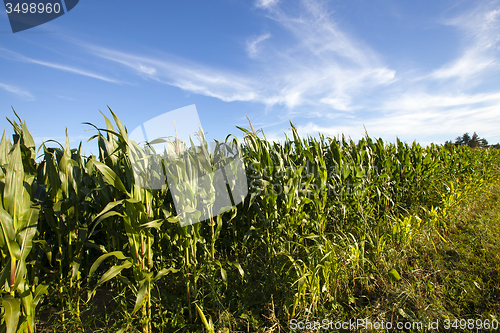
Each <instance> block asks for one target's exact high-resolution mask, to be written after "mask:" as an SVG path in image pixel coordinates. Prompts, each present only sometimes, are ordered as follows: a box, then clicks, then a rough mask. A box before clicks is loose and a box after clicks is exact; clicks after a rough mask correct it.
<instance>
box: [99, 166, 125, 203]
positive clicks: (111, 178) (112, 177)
mask: <svg viewBox="0 0 500 333" xmlns="http://www.w3.org/2000/svg"><path fill="white" fill-rule="evenodd" d="M92 163H93V164H94V165H95V167H96V168H97V169H98V170H99V171H100V172H101V173H102V174H103V176H104V179H105V180H106V183H108V184H109V185H111V186H113V187H114V188H116V189H117V190H118V191H120V192H123V193H126V194H128V195H129V196H130V194H129V193H128V191H127V189H126V188H125V186H124V185H123V183H122V181H121V179H120V178H119V177H118V175H117V174H116V173H115V172H114V171H113V170H112V169H111V168H110V167H108V166H107V165H106V164H104V163H102V162H98V161H92Z"/></svg>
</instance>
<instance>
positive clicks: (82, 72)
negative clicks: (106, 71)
mask: <svg viewBox="0 0 500 333" xmlns="http://www.w3.org/2000/svg"><path fill="white" fill-rule="evenodd" d="M23 60H24V61H26V62H30V63H33V64H37V65H42V66H46V67H50V68H54V69H58V70H61V71H64V72H69V73H73V74H78V75H83V76H88V77H91V78H94V79H98V80H102V81H106V82H111V83H120V81H118V80H115V79H111V78H109V77H106V76H104V75H100V74H96V73H93V72H90V71H87V70H84V69H79V68H75V67H71V66H66V65H60V64H56V63H52V62H48V61H41V60H36V59H31V58H28V57H23Z"/></svg>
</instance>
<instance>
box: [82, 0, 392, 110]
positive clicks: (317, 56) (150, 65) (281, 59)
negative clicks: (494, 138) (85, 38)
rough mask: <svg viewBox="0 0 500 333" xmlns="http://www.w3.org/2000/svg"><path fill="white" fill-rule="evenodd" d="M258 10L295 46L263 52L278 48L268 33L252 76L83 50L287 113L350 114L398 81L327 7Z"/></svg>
mask: <svg viewBox="0 0 500 333" xmlns="http://www.w3.org/2000/svg"><path fill="white" fill-rule="evenodd" d="M255 4H256V6H257V7H259V8H260V10H263V11H264V12H265V13H266V15H267V16H268V17H269V18H270V19H272V20H274V21H276V22H277V23H278V24H279V25H281V27H282V28H283V29H284V30H285V31H286V32H287V33H288V34H289V35H291V36H293V41H292V42H290V43H289V44H286V45H281V44H280V41H276V42H275V44H273V43H271V42H270V43H267V44H266V48H265V49H260V48H259V47H258V46H259V44H260V43H262V42H263V41H264V40H267V39H269V41H273V39H270V37H271V34H270V33H266V34H262V35H259V36H257V37H253V38H250V39H248V40H247V42H246V51H247V54H248V55H249V56H250V57H251V58H252V57H253V58H256V56H257V54H258V55H259V56H258V58H259V63H256V64H253V65H254V66H253V67H252V71H251V72H249V71H245V70H222V69H220V68H215V67H211V66H205V65H203V64H200V63H195V62H191V61H187V60H185V59H179V58H174V57H173V56H165V57H162V58H161V59H160V58H154V57H151V56H148V55H143V54H134V53H131V52H126V51H117V50H112V49H109V48H105V47H99V46H96V45H91V44H88V43H80V46H82V47H84V48H85V49H86V50H87V51H89V52H91V53H93V54H94V55H96V56H98V57H101V58H104V59H107V60H110V61H113V62H115V63H119V64H121V65H124V66H126V67H128V68H130V69H132V71H133V72H134V73H135V74H137V75H139V76H141V77H143V78H145V79H153V80H157V81H158V82H162V83H165V84H169V85H172V86H176V87H179V88H181V89H183V90H186V91H189V92H193V93H197V94H202V95H206V96H211V97H215V98H218V99H220V100H222V101H251V102H258V103H263V104H265V105H266V106H267V107H272V106H274V105H281V106H284V107H286V113H288V114H293V109H294V108H296V107H299V106H320V107H323V108H324V109H336V110H342V111H350V110H353V109H356V108H358V107H359V105H356V104H355V103H353V99H354V97H355V96H356V94H357V93H359V92H360V91H363V90H366V89H369V88H370V87H376V86H380V85H386V84H390V83H391V82H393V81H394V80H395V71H394V70H391V69H389V68H388V67H387V66H386V65H384V64H383V63H382V62H381V61H380V60H379V58H378V56H377V54H376V53H375V52H374V51H373V50H371V48H370V47H369V46H368V45H366V44H364V43H362V42H361V41H359V40H357V39H356V38H355V37H352V36H349V35H348V34H347V33H345V32H343V31H342V29H341V28H340V27H339V26H338V25H337V24H336V23H335V20H334V18H333V17H332V15H331V14H329V13H328V11H327V10H325V8H324V4H321V3H319V2H316V1H305V0H304V1H301V2H300V9H301V10H300V17H296V16H294V15H295V14H293V13H291V12H289V10H285V9H282V8H281V7H280V3H279V2H278V1H269V0H268V1H257V2H256V3H255ZM268 46H269V47H268ZM259 49H260V50H259ZM314 112H318V111H314ZM327 113H328V112H327Z"/></svg>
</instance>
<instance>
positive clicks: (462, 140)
mask: <svg viewBox="0 0 500 333" xmlns="http://www.w3.org/2000/svg"><path fill="white" fill-rule="evenodd" d="M445 145H455V146H468V147H471V148H487V147H492V148H496V149H500V143H497V144H496V145H488V141H487V140H486V139H484V138H483V139H481V138H480V137H479V135H477V133H476V132H474V134H473V135H472V136H470V135H469V133H465V134H464V135H462V136H458V137H457V138H456V139H455V142H451V141H446V142H445Z"/></svg>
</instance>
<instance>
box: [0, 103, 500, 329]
mask: <svg viewBox="0 0 500 333" xmlns="http://www.w3.org/2000/svg"><path fill="white" fill-rule="evenodd" d="M109 111H110V113H111V117H110V118H111V119H112V120H113V121H111V120H110V118H108V117H107V116H105V115H104V114H103V116H104V123H105V126H104V127H103V128H101V127H99V126H95V125H92V124H87V125H88V126H89V128H92V129H94V130H95V134H94V135H93V136H92V137H91V138H90V139H89V140H91V141H92V142H94V143H96V144H97V151H98V156H83V155H82V152H81V145H80V146H79V147H70V144H69V139H68V136H67V135H66V142H65V143H64V144H60V143H57V142H52V141H51V142H45V143H44V144H42V145H41V146H39V147H36V146H35V142H34V140H33V138H32V136H31V134H30V132H29V130H28V128H27V125H26V123H25V122H23V121H22V120H21V119H20V118H19V117H18V116H17V114H15V116H16V117H17V119H14V120H8V121H9V122H10V124H11V126H12V128H13V131H14V134H13V136H12V138H10V137H7V136H6V134H5V132H4V134H3V136H2V139H1V142H0V201H1V205H0V222H1V232H0V248H1V254H2V255H1V267H2V270H1V273H0V285H1V286H2V290H1V293H2V310H1V318H0V323H1V327H0V331H2V332H7V333H14V332H35V331H38V330H39V329H40V327H38V325H37V321H38V320H39V317H40V312H39V309H40V307H41V305H42V304H44V303H46V304H49V303H50V304H51V306H52V307H54V308H56V309H57V317H58V321H59V322H60V323H61V325H62V327H66V328H68V329H69V327H78V325H80V329H81V331H84V330H87V329H89V328H87V327H84V322H85V320H83V319H82V318H84V317H85V311H87V310H86V309H88V308H89V307H90V306H91V305H92V304H93V302H94V301H95V300H96V299H98V298H99V297H100V295H103V294H104V293H106V292H110V293H111V294H112V295H113V299H114V303H116V306H117V307H119V308H120V309H121V312H119V314H118V315H116V314H115V317H114V318H113V319H112V320H113V322H114V323H115V324H116V325H118V326H114V327H115V328H116V329H113V330H110V331H121V332H138V331H142V332H144V333H149V332H174V331H183V332H186V331H200V332H201V331H204V330H205V331H208V332H215V331H217V330H218V329H220V328H221V327H225V328H227V330H228V331H232V330H237V329H241V327H236V326H234V325H236V324H234V323H235V321H234V320H233V321H231V320H230V318H231V317H233V318H238V320H239V321H240V322H246V323H247V324H246V326H248V328H247V327H246V326H245V327H244V328H243V329H245V331H257V330H258V327H259V325H260V324H259V323H255V322H253V321H252V318H261V319H262V321H267V322H268V323H273V322H277V320H278V319H276V318H281V320H282V321H287V320H290V319H291V318H315V317H317V316H318V315H319V313H320V312H321V311H322V310H321V309H325V308H327V309H329V310H330V311H334V310H335V309H336V308H338V307H339V306H345V305H349V304H351V303H352V302H354V301H353V300H355V299H356V297H357V292H358V291H359V290H360V289H363V290H373V289H376V285H377V279H376V278H375V277H374V274H375V273H376V272H378V271H379V270H380V267H379V266H378V265H377V264H376V262H377V260H378V258H380V257H381V256H383V255H384V254H385V253H387V252H388V251H389V250H390V249H404V248H405V247H407V246H409V244H410V243H411V241H412V239H413V238H414V237H418V235H419V234H420V233H421V230H423V229H424V228H427V229H430V230H434V231H435V232H436V233H439V232H441V231H442V230H445V229H446V227H447V226H446V223H445V222H444V221H445V220H446V219H445V218H444V217H446V215H447V213H448V212H449V210H451V209H453V207H454V206H456V205H458V204H459V203H460V202H461V200H462V198H463V197H465V196H467V195H472V194H473V193H474V191H475V190H476V189H477V188H479V187H480V186H482V185H483V184H489V183H491V182H493V181H494V180H498V178H499V165H500V151H499V150H497V149H471V148H468V147H462V146H458V147H455V146H443V145H436V144H431V145H429V146H427V147H422V146H420V145H419V144H418V143H415V142H413V143H412V144H408V143H404V142H401V141H400V140H399V139H398V140H397V142H396V143H395V144H393V143H386V142H384V141H383V140H382V139H374V138H371V137H369V136H368V134H367V135H366V137H364V138H362V139H361V140H359V141H358V142H357V143H356V142H354V141H352V140H350V139H346V138H345V137H344V136H342V137H341V138H329V137H324V136H322V135H320V136H319V138H314V137H307V138H301V137H299V134H298V133H297V131H296V129H295V127H294V126H293V125H292V124H291V126H292V137H287V138H286V140H285V141H284V142H283V143H275V142H273V143H271V142H269V141H267V140H266V139H265V137H264V138H261V137H259V135H257V134H256V133H255V132H254V131H253V129H251V130H246V129H244V128H239V130H241V131H243V135H244V139H243V142H238V141H237V139H236V138H235V137H231V136H228V138H227V139H226V143H227V144H232V145H238V146H239V147H240V149H241V153H242V156H243V160H244V163H245V168H246V178H247V184H248V189H249V193H248V195H247V196H246V197H245V199H244V200H243V201H242V202H241V203H239V204H237V205H236V206H233V207H231V208H229V209H227V210H226V211H225V212H224V213H223V214H220V215H217V216H215V217H213V218H210V219H208V220H206V221H203V222H201V223H197V224H193V225H188V226H184V227H181V226H180V223H179V216H178V215H177V213H176V210H175V207H174V203H173V198H172V195H173V194H172V192H171V191H170V189H169V188H168V186H167V184H166V183H164V184H162V186H161V187H160V188H158V189H151V188H144V187H143V186H141V184H139V183H138V182H137V180H136V178H135V177H134V170H133V163H132V162H131V158H132V157H133V156H134V154H137V151H138V150H137V147H138V146H137V144H136V143H134V142H133V141H131V140H130V139H129V138H128V133H127V129H126V128H125V126H124V125H123V124H122V123H121V121H120V120H119V118H118V117H117V115H116V114H115V113H114V112H113V111H112V110H111V109H110V110H109ZM49 146H50V147H49ZM203 154H204V155H203V156H204V158H203V159H197V160H196V161H197V162H196V163H199V164H200V165H198V166H197V167H198V169H199V170H205V172H206V174H209V173H210V172H213V171H214V170H216V169H217V163H218V161H217V156H216V154H211V153H209V152H208V151H204V152H203ZM186 163H187V162H186ZM159 165H160V166H161V163H160V164H159ZM179 168H182V166H179ZM183 170H184V169H183ZM153 176H154V175H153ZM193 198H195V199H192V200H194V201H193V207H198V208H199V207H202V206H207V207H208V206H209V205H210V202H213V198H212V199H210V198H208V199H206V200H208V201H207V202H209V203H207V202H206V201H203V202H196V197H193ZM204 200H205V199H204ZM210 200H212V201H210ZM397 275H398V273H397V272H395V273H394V271H393V274H392V275H391V276H396V277H395V278H396V279H397V278H398V276H397ZM270 305H272V309H269V308H268V307H269V306H270ZM270 314H272V317H273V318H271V316H270ZM75 323H76V324H75ZM78 323H79V324H78ZM108 324H109V325H110V323H108ZM65 325H66V326H65ZM75 325H76V326H75ZM96 325H97V324H96ZM102 325H103V326H105V324H104V323H102ZM231 325H233V326H231ZM250 327H252V328H250ZM90 329H91V330H95V331H97V328H95V327H94V328H90ZM101 331H103V330H101Z"/></svg>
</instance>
